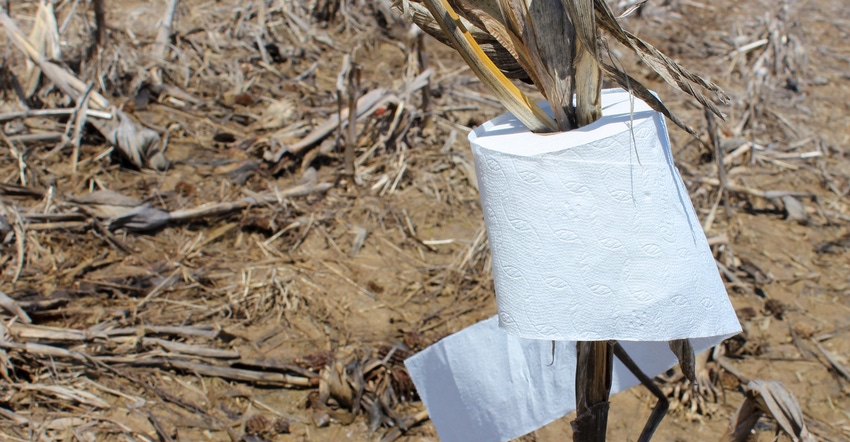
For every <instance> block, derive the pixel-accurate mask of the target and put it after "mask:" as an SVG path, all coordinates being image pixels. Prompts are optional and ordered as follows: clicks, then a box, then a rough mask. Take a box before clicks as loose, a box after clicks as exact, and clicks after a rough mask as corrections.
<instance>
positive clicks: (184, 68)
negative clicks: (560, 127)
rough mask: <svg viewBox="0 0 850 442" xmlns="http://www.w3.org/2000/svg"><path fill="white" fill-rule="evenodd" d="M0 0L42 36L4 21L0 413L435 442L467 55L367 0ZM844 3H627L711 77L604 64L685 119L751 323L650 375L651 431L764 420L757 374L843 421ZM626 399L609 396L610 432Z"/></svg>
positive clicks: (717, 433) (689, 152)
mask: <svg viewBox="0 0 850 442" xmlns="http://www.w3.org/2000/svg"><path fill="white" fill-rule="evenodd" d="M3 3H4V4H3V8H4V9H5V8H6V7H7V6H8V7H10V9H11V11H10V20H11V21H12V22H14V23H15V24H16V26H17V27H19V28H20V29H21V30H22V32H23V33H24V35H25V39H26V38H32V40H33V42H34V44H35V45H36V46H37V48H36V52H37V53H38V52H39V51H40V53H42V54H43V55H42V57H41V58H40V61H41V63H36V64H30V65H28V59H30V58H32V56H31V55H29V56H28V55H26V54H25V53H24V52H23V51H22V50H20V49H19V48H18V47H17V46H15V45H14V44H12V43H11V40H10V37H9V34H8V33H7V32H10V30H9V29H10V28H9V27H7V26H5V25H4V26H3V27H2V29H3V30H4V32H3V33H0V48H2V49H0V53H2V57H3V58H2V62H0V124H2V128H1V129H2V136H0V433H2V434H3V435H4V436H5V437H7V438H8V439H9V440H34V439H45V440H51V439H62V440H73V439H78V440H87V441H88V440H125V439H132V440H166V441H168V440H240V439H242V440H364V439H375V438H383V439H385V440H393V439H398V438H406V440H433V439H434V438H435V433H434V430H433V428H432V427H431V426H430V425H429V424H427V423H425V424H422V425H419V424H420V423H421V422H423V421H424V420H425V419H426V417H427V415H426V414H425V413H424V412H423V409H422V406H421V404H420V403H419V402H418V401H417V400H416V399H417V397H416V394H415V391H414V389H413V387H412V385H411V382H410V379H409V377H408V376H407V373H406V371H405V370H404V367H403V364H402V360H403V358H404V357H406V356H407V355H408V354H410V352H411V351H416V350H419V349H421V348H424V347H425V346H427V345H428V344H429V343H431V342H433V341H435V340H437V339H439V338H441V337H443V336H446V335H448V334H450V333H452V332H454V331H457V330H459V329H461V328H463V327H465V326H468V325H471V324H472V323H474V322H476V321H478V320H481V319H483V318H486V317H488V316H490V315H492V314H493V313H494V312H495V306H494V303H493V302H492V282H491V278H490V273H489V267H490V262H489V258H488V248H487V241H486V234H485V231H484V227H483V222H482V218H481V214H480V208H479V206H478V201H477V198H478V197H477V193H476V189H475V184H476V183H475V177H474V168H473V167H472V163H471V158H470V154H469V152H468V149H467V147H466V144H465V142H464V140H463V139H464V137H465V136H466V134H467V132H468V131H469V128H470V127H471V126H474V125H476V124H480V123H482V122H483V121H485V120H486V119H488V118H490V117H493V116H495V115H496V114H498V113H501V112H502V110H501V109H500V107H499V105H498V103H495V102H494V100H493V99H491V98H489V97H488V96H487V93H486V91H484V89H483V88H482V87H481V85H480V84H479V83H477V82H476V81H475V80H474V77H473V76H472V75H471V74H470V72H469V71H468V70H467V69H466V68H465V67H464V65H463V63H462V61H461V60H460V59H459V57H456V56H455V55H453V54H452V53H451V52H450V51H449V50H447V49H445V48H442V47H441V46H440V45H437V44H432V43H431V42H429V41H428V40H427V39H426V38H424V37H423V36H422V35H421V34H419V33H417V32H415V31H413V30H411V26H410V25H409V24H408V23H406V22H404V21H403V20H402V19H401V17H400V16H399V15H398V14H396V13H395V12H393V11H392V10H391V9H390V3H391V2H390V1H384V0H374V1H363V0H350V1H333V0H317V1H310V2H302V1H290V0H280V1H277V0H274V1H253V2H238V1H221V2H197V1H188V0H187V1H184V2H177V1H176V0H170V1H168V2H153V3H151V2H145V1H134V0H119V1H116V2H96V3H98V4H99V5H105V8H106V10H105V12H106V14H105V25H103V26H101V23H100V20H96V18H95V13H94V11H93V10H91V8H89V7H88V5H87V3H86V2H77V1H61V2H57V3H56V4H55V5H54V11H55V12H54V14H55V19H56V21H55V25H50V23H49V20H48V21H47V22H45V23H43V24H37V23H38V22H37V20H36V17H38V16H39V12H38V11H39V7H38V3H37V2H19V1H11V2H3ZM630 4H631V2H628V1H624V2H622V4H620V5H615V4H612V7H616V8H619V9H616V10H615V12H617V13H619V12H621V11H622V10H623V9H626V8H628V6H629V5H630ZM42 14H43V13H42ZM848 14H850V11H848V10H847V8H846V7H844V6H843V5H842V4H841V2H830V1H827V0H813V1H810V2H797V1H794V0H786V1H782V2H768V1H764V2H731V1H727V0H719V1H716V2H713V3H711V4H704V3H700V2H694V1H691V0H688V1H685V0H673V1H669V2H666V3H664V4H656V3H654V2H651V3H648V4H647V5H645V6H644V7H643V8H642V9H640V10H639V12H638V13H636V14H635V15H634V16H632V17H631V18H629V19H627V20H624V25H625V26H626V27H628V28H629V29H630V30H631V31H632V32H633V33H635V34H636V35H640V37H641V38H642V39H644V40H646V41H649V42H651V43H652V44H653V45H655V46H656V47H658V48H659V49H661V50H663V51H664V52H665V53H667V54H669V55H671V57H673V58H675V59H676V60H677V61H679V62H681V63H682V64H684V65H687V66H688V67H689V68H691V69H692V70H694V71H695V72H699V73H700V74H702V75H704V76H707V77H711V79H712V80H713V81H715V82H716V83H718V84H719V85H720V86H721V87H723V89H724V90H726V91H727V92H728V93H729V95H730V96H731V98H732V104H731V106H729V107H727V108H724V109H723V111H724V112H725V113H726V114H727V115H728V119H727V121H726V122H722V121H713V120H710V121H706V117H705V115H704V114H703V113H702V111H701V110H700V109H699V108H698V107H697V106H695V105H694V103H693V102H692V101H691V100H690V99H688V98H684V99H683V100H682V101H677V98H679V97H681V95H676V94H675V93H674V92H673V91H672V90H669V89H668V88H667V87H666V86H664V85H663V84H662V82H661V81H660V79H659V78H656V77H653V75H652V74H651V71H650V70H649V69H648V68H646V67H644V66H640V65H638V64H635V63H634V60H630V59H629V58H628V55H627V54H623V55H621V57H622V58H623V60H622V63H623V66H635V67H634V68H633V69H632V70H631V71H630V72H628V74H629V75H632V76H634V77H635V78H640V79H641V80H642V81H643V82H644V83H645V84H647V85H648V86H650V85H651V87H653V88H654V89H656V90H658V91H659V92H660V94H661V96H662V97H664V98H666V100H665V104H666V105H667V106H668V107H669V108H671V109H675V111H676V113H677V114H678V115H679V116H680V117H681V118H682V120H683V121H684V122H685V123H687V124H688V125H689V126H691V127H693V128H695V129H696V130H697V132H698V133H699V134H700V138H699V139H695V138H693V137H691V136H690V135H688V134H686V133H684V132H681V131H673V133H672V136H673V146H674V150H675V151H676V152H675V154H676V155H677V160H678V163H679V165H680V169H681V171H682V175H683V177H684V179H685V182H686V183H687V184H688V186H689V188H690V191H691V195H692V199H693V201H694V204H695V206H696V207H697V209H698V212H699V213H700V215H701V217H702V218H703V220H704V228H705V230H706V232H707V235H708V236H709V239H710V243H711V244H712V247H713V250H714V252H715V257H716V258H717V261H718V266H719V268H720V270H721V273H722V274H723V276H724V279H725V281H726V282H727V283H728V288H729V291H730V294H731V296H732V301H733V303H734V304H735V306H736V308H737V309H738V312H739V317H740V318H741V320H742V323H743V325H744V329H745V332H744V333H743V334H742V335H740V336H738V337H735V338H733V339H731V340H729V341H727V342H726V343H725V344H724V345H723V346H720V347H718V348H716V349H715V350H714V351H713V352H710V353H709V354H707V355H704V356H702V357H701V358H698V360H697V379H696V385H695V388H692V387H691V386H690V385H689V384H688V383H687V381H684V380H683V379H682V376H681V375H680V374H678V373H676V372H671V373H668V374H667V375H665V376H663V377H661V378H659V381H660V382H661V383H662V387H663V389H664V390H665V392H666V393H667V394H668V395H669V396H670V397H671V398H672V401H671V402H672V405H673V406H672V413H673V414H674V416H676V417H677V419H668V420H666V421H665V422H664V423H663V424H662V426H661V428H660V429H659V431H658V432H657V433H656V434H657V437H658V438H660V439H664V438H667V439H674V438H684V439H685V440H717V439H719V438H720V437H721V435H722V434H723V433H724V431H726V430H727V428H728V429H730V431H733V430H734V431H743V430H740V429H742V428H743V429H746V430H749V429H750V428H753V429H754V430H753V431H755V437H758V436H759V435H760V434H761V435H763V436H762V439H763V440H767V439H765V438H769V435H771V434H772V433H773V432H774V431H775V430H776V429H777V428H780V427H781V428H785V427H786V426H787V425H786V424H787V423H788V422H786V421H783V420H782V419H786V420H787V419H793V418H797V417H799V416H798V415H797V414H793V416H792V417H788V416H786V418H782V417H778V418H779V419H780V423H779V424H777V423H776V421H775V420H772V419H769V418H762V419H761V420H759V421H758V424H756V425H755V426H754V427H747V426H746V425H749V423H751V421H750V420H749V419H752V418H756V419H757V418H758V416H760V415H761V414H762V413H766V412H769V411H770V405H771V403H772V402H771V401H772V400H773V399H770V398H771V397H780V398H781V397H784V396H783V395H782V394H779V393H777V391H778V390H776V389H775V388H774V386H773V384H770V385H765V384H758V383H755V384H750V379H756V378H759V379H765V380H771V381H773V380H776V381H781V382H782V383H783V385H784V386H785V387H786V388H787V389H788V390H790V391H791V392H793V395H794V396H796V398H797V399H798V400H799V402H800V408H801V411H802V416H803V418H804V419H805V420H806V423H807V424H808V431H809V432H810V433H811V434H813V435H814V436H816V437H818V438H821V439H824V440H847V439H848V438H850V415H848V414H847V411H846V410H848V409H850V399H848V396H847V394H848V390H847V385H848V382H850V371H848V365H850V361H848V359H847V355H848V354H850V339H848V336H850V324H849V323H848V321H847V316H848V312H850V281H849V280H848V277H847V275H848V274H850V260H848V241H847V238H848V228H847V225H848V224H847V223H848V222H850V206H848V200H847V196H848V193H850V163H848V150H847V143H848V141H850V135H848V132H847V127H850V118H848V116H847V115H848V110H850V107H848V105H847V103H848V102H850V83H848V82H850V77H848V75H847V73H846V72H847V63H848V62H850V52H848V51H847V49H846V44H842V42H843V41H845V40H846V39H847V38H848V37H850V15H848ZM39 26H43V27H44V26H46V27H44V28H43V29H41V31H39V32H40V34H38V33H33V29H34V28H38V27H39ZM51 26H53V27H51ZM50 29H55V30H56V34H57V35H58V38H59V40H58V41H59V42H60V43H61V44H59V45H58V49H60V50H59V51H55V50H54V49H57V46H55V45H54V46H51V41H53V40H50V38H48V37H45V36H49V35H51V33H50V32H49V31H50ZM95 30H97V32H95ZM36 34H38V35H42V37H40V38H41V40H40V39H39V38H36V37H30V36H31V35H36ZM96 36H102V37H103V40H104V41H103V42H102V44H95V42H96V40H95V38H96ZM39 41H40V42H41V43H38V42H39ZM48 48H52V49H49V50H48ZM51 51H52V52H51ZM612 51H613V53H614V55H615V56H616V55H617V53H616V50H614V49H612ZM45 57H46V58H45ZM36 58H38V57H36ZM36 61H38V60H36ZM346 61H347V63H346ZM28 66H29V67H28ZM38 72H40V74H37V73H38ZM521 87H524V86H521ZM526 91H527V92H528V93H531V90H530V89H526ZM346 151H347V152H348V153H349V154H348V155H346ZM166 158H167V159H166ZM351 170H353V171H354V173H353V174H352V173H350V172H351ZM748 384H749V385H750V388H746V387H747V385H748ZM771 395H773V396H771ZM765 398H767V399H765ZM650 402H652V400H651V399H650V397H649V394H648V393H645V392H643V391H642V390H639V389H636V390H634V392H627V393H624V394H621V395H619V396H617V397H615V398H614V399H613V401H612V407H611V416H610V418H609V422H610V424H609V438H610V439H612V440H626V439H627V437H628V436H627V435H636V434H638V433H639V432H640V428H641V427H642V426H643V419H635V418H634V416H635V415H639V416H647V415H648V414H649V406H648V404H649V403H650ZM741 404H744V405H745V407H742V408H741V410H742V411H738V412H736V409H738V408H739V405H741ZM759 404H762V405H763V407H762V408H758V407H759V406H761V405H759ZM747 407H748V408H747ZM745 408H746V409H745ZM748 413H749V414H748ZM733 416H735V417H737V419H738V420H737V421H736V422H733V424H734V425H732V426H730V424H729V421H730V418H732V417H733ZM789 416H790V415H789ZM506 418H509V417H506ZM744 421H746V422H744ZM567 422H568V419H567V420H561V421H558V422H556V423H554V424H553V425H551V426H549V427H547V428H544V429H541V430H538V431H537V432H535V433H534V434H532V435H529V436H526V437H525V439H528V440H562V439H563V434H564V432H565V431H568V430H567V429H566V428H567V424H566V423H567ZM792 426H793V423H792Z"/></svg>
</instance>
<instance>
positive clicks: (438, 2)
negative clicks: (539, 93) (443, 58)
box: [423, 0, 558, 132]
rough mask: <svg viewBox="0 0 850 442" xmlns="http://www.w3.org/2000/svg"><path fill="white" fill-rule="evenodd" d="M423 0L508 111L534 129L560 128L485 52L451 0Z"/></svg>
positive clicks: (552, 129) (456, 48) (467, 60)
mask: <svg viewBox="0 0 850 442" xmlns="http://www.w3.org/2000/svg"><path fill="white" fill-rule="evenodd" d="M423 1H424V3H425V7H426V8H428V10H429V11H430V12H431V16H432V17H434V18H436V19H437V22H438V23H439V25H440V28H441V29H442V30H443V32H444V33H445V34H446V36H447V37H448V38H449V40H450V41H451V43H452V46H453V47H454V48H455V50H457V51H458V53H460V55H461V57H463V59H464V61H466V63H467V64H468V65H469V67H470V69H472V71H473V72H474V73H475V75H476V76H477V77H478V78H479V79H480V80H481V82H482V83H484V85H485V86H486V87H487V89H488V90H490V92H491V93H492V94H493V95H494V96H495V97H496V99H498V100H499V101H500V102H501V103H502V104H503V105H504V106H505V107H506V108H508V111H510V112H511V113H513V114H514V116H515V117H516V118H517V119H518V120H520V121H521V122H522V123H523V124H524V125H525V126H526V127H528V128H529V130H531V131H533V132H552V131H556V130H557V129H558V126H557V124H556V123H555V120H554V119H552V117H550V116H549V114H547V113H546V112H545V111H544V110H543V109H541V108H540V106H538V105H537V104H536V103H534V102H533V101H532V100H531V99H529V98H528V97H527V96H526V95H525V94H523V93H522V92H521V91H520V90H519V89H518V88H517V87H516V85H514V84H513V83H511V82H510V80H508V79H507V78H506V77H505V75H504V74H502V72H501V71H500V70H499V69H498V68H497V67H496V65H495V64H494V63H493V61H492V60H490V58H488V57H487V55H485V54H484V52H483V50H482V49H481V47H480V46H479V45H478V43H477V42H476V41H475V39H474V38H473V37H472V35H471V34H470V33H469V31H468V30H466V28H464V27H463V24H462V23H461V20H460V17H459V16H458V15H457V12H455V10H454V9H453V8H452V7H451V5H449V3H448V1H447V0H423Z"/></svg>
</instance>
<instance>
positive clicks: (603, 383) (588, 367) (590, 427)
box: [571, 341, 614, 442]
mask: <svg viewBox="0 0 850 442" xmlns="http://www.w3.org/2000/svg"><path fill="white" fill-rule="evenodd" d="M613 368H614V351H613V346H611V345H610V344H609V343H608V341H579V342H577V343H576V418H575V420H573V421H572V422H571V425H572V428H573V442H605V432H606V430H607V428H608V408H609V406H610V403H609V402H608V396H609V395H610V393H611V374H612V372H613Z"/></svg>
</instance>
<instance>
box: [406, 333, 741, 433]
mask: <svg viewBox="0 0 850 442" xmlns="http://www.w3.org/2000/svg"><path fill="white" fill-rule="evenodd" d="M726 337H727V336H725V335H724V336H717V337H714V338H698V339H692V340H691V343H692V344H693V346H694V350H695V351H696V352H702V351H703V350H706V349H708V348H710V347H712V346H714V345H717V344H718V343H719V342H720V341H722V340H723V339H724V338H726ZM621 344H623V348H625V350H626V352H627V353H628V354H629V355H630V356H631V357H632V359H634V360H635V362H636V363H637V364H638V366H639V367H641V369H642V370H643V372H644V373H646V374H648V375H649V376H650V377H652V376H655V375H658V374H661V373H663V372H664V371H666V370H668V369H669V368H670V367H672V366H674V365H675V364H676V357H675V356H674V355H673V353H672V352H671V351H670V349H669V347H668V346H667V343H666V342H628V341H622V342H621ZM575 345H576V344H575V342H557V343H556V348H555V357H554V361H553V359H552V344H551V342H547V341H541V340H537V339H523V338H520V337H517V336H512V335H509V334H507V333H505V331H504V330H501V329H500V328H499V325H498V321H497V318H496V317H495V316H494V317H492V318H490V319H488V320H486V321H482V322H479V323H478V324H475V325H473V326H472V327H469V328H466V329H464V330H462V331H460V332H458V333H455V334H453V335H451V336H449V337H447V338H445V339H443V340H442V341H440V342H438V343H436V344H434V345H432V346H430V347H428V348H427V349H425V350H424V351H422V352H420V353H417V354H416V355H414V356H412V357H410V358H408V359H407V360H406V361H405V365H406V366H407V370H408V372H409V373H410V376H411V378H413V382H414V383H415V384H416V390H417V391H418V392H419V396H420V397H421V398H422V402H424V403H425V406H426V407H427V408H428V413H429V414H430V416H431V420H432V421H433V422H434V426H435V427H436V428H437V434H438V435H439V436H440V440H441V441H443V442H497V441H498V442H502V441H508V440H511V439H514V438H516V437H519V436H522V435H523V434H526V433H529V432H531V431H534V430H536V429H538V428H540V427H542V426H544V425H546V424H548V423H550V422H552V421H554V420H555V419H558V418H560V417H562V416H564V415H566V414H567V413H569V412H571V411H573V410H574V409H575V368H576V352H575ZM638 383H639V381H638V380H637V378H635V377H634V376H633V375H632V374H631V373H630V372H629V371H628V369H627V368H626V367H625V366H624V365H623V364H621V363H620V362H619V360H617V361H616V362H615V364H614V372H613V381H612V385H611V394H612V395H613V394H615V393H618V392H620V391H623V390H626V389H628V388H631V387H633V386H635V385H637V384H638ZM648 417H649V410H646V413H645V414H644V415H643V416H640V417H636V419H645V418H648ZM634 437H637V434H635V435H634ZM564 439H568V437H567V436H565V437H564Z"/></svg>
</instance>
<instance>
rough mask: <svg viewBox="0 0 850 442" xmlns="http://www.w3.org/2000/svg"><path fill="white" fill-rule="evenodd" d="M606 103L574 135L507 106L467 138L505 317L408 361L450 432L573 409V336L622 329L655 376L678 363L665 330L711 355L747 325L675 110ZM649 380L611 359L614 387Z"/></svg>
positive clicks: (612, 97)
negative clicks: (692, 180)
mask: <svg viewBox="0 0 850 442" xmlns="http://www.w3.org/2000/svg"><path fill="white" fill-rule="evenodd" d="M602 105H603V117H602V119H601V120H600V121H598V122H597V123H594V124H592V125H590V126H587V127H584V128H582V129H579V130H574V131H570V132H567V133H561V134H555V135H535V134H531V133H529V132H528V131H527V130H526V129H525V128H524V127H523V126H522V124H520V123H519V121H517V120H516V119H515V118H513V117H512V116H511V115H503V116H501V117H498V118H496V119H494V120H492V121H490V122H487V123H484V125H482V126H481V127H480V128H478V129H477V130H475V131H474V132H473V133H472V134H470V136H469V139H470V142H471V144H472V150H473V154H474V155H475V168H476V172H477V174H478V183H479V191H480V193H481V201H482V208H483V210H484V217H485V221H486V223H487V231H488V235H489V239H490V250H491V254H492V257H493V275H494V279H495V286H496V298H497V302H498V307H499V316H498V321H497V318H496V317H493V318H491V319H489V320H487V321H483V322H480V323H478V324H476V325H474V326H472V327H469V328H467V329H464V330H462V331H460V332H458V333H455V334H454V335H452V336H449V337H448V338H445V339H443V340H442V341H440V342H438V343H436V344H434V345H432V346H431V347H429V348H427V349H426V350H424V351H422V352H420V353H418V354H416V355H415V356H413V357H411V358H409V359H408V360H407V361H405V364H406V365H407V368H408V370H409V372H410V375H411V378H412V379H413V381H414V383H415V384H416V388H417V390H418V392H419V395H420V396H421V398H422V401H423V402H424V403H425V405H426V407H427V408H428V411H429V413H430V416H431V419H432V420H433V422H434V425H435V426H436V428H437V432H438V433H439V435H440V438H441V439H442V440H443V441H476V442H489V441H506V440H510V439H513V438H515V437H518V436H521V435H523V434H525V433H528V432H530V431H533V430H535V429H537V428H540V427H541V426H543V425H545V424H547V423H549V422H551V421H553V420H555V419H557V418H559V417H561V416H564V415H565V414H567V413H569V412H570V411H572V410H573V409H574V408H575V364H576V356H575V341H578V340H582V341H595V340H611V339H616V340H619V341H620V342H621V343H622V344H623V347H625V349H626V351H627V352H628V353H629V354H630V355H631V357H632V358H633V359H634V360H635V362H636V363H637V364H638V365H639V366H640V367H641V369H642V370H643V371H644V372H645V373H646V374H647V375H649V376H650V377H652V376H656V375H658V374H660V373H662V372H663V371H665V370H667V369H669V368H670V367H672V366H673V365H675V364H676V357H675V355H673V353H672V352H671V351H670V350H669V348H668V346H667V342H666V341H668V340H672V339H680V338H690V339H691V342H692V344H693V346H694V349H695V351H696V352H701V351H703V350H706V349H708V348H710V347H712V346H714V345H717V344H718V343H720V342H721V341H722V340H723V339H725V338H727V337H729V336H732V335H734V334H737V333H739V332H740V330H741V328H740V325H739V324H738V321H737V318H736V316H735V312H734V310H733V309H732V306H731V304H730V302H729V299H728V297H727V295H726V290H725V289H724V287H723V283H722V281H721V280H720V277H719V275H718V273H717V268H716V266H715V263H714V259H713V258H712V256H711V252H710V250H709V248H708V243H707V242H706V240H705V235H704V234H703V232H702V230H701V228H700V223H699V220H698V219H697V216H696V213H695V212H694V209H693V206H692V205H691V202H690V198H689V197H688V193H687V190H686V189H685V186H684V184H683V183H682V180H681V177H679V174H678V172H677V170H676V168H675V166H674V164H673V158H672V155H671V152H670V142H669V140H668V137H667V130H666V127H665V126H664V118H663V117H662V116H661V115H659V114H657V113H656V112H654V111H652V110H651V109H650V108H649V107H648V106H647V105H646V104H645V103H643V102H642V101H639V100H637V99H635V100H634V101H633V102H631V100H630V97H629V95H628V94H627V93H625V92H624V91H622V90H608V91H603V95H602ZM500 327H501V328H500ZM550 340H555V341H560V342H557V343H556V350H555V359H554V362H553V361H552V349H551V343H550V342H549V341H550ZM641 341H643V342H641ZM637 383H638V381H637V379H636V378H635V377H634V376H632V375H631V374H630V373H629V372H628V370H626V368H625V367H624V366H622V364H620V363H619V362H617V363H616V364H615V367H614V376H613V385H612V394H614V393H617V392H619V391H622V390H624V389H626V388H629V387H631V386H633V385H636V384H637Z"/></svg>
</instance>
